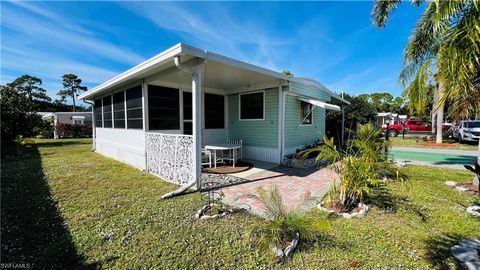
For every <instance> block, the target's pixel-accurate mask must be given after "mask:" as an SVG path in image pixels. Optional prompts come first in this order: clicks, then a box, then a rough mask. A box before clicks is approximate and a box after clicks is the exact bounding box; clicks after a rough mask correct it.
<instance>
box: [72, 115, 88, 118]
mask: <svg viewBox="0 0 480 270" xmlns="http://www.w3.org/2000/svg"><path fill="white" fill-rule="evenodd" d="M72 119H85V116H80V115H74V116H72Z"/></svg>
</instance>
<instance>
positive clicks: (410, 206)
mask: <svg viewBox="0 0 480 270" xmlns="http://www.w3.org/2000/svg"><path fill="white" fill-rule="evenodd" d="M366 203H367V204H369V205H372V206H375V207H377V208H379V209H380V210H382V211H384V212H390V213H396V212H397V211H398V210H399V209H403V210H405V211H407V212H411V213H414V214H416V215H417V216H419V217H420V218H421V220H422V221H423V222H427V221H428V219H429V217H428V209H425V208H423V207H422V206H421V205H419V204H417V203H415V202H413V201H412V200H410V198H408V197H407V196H399V195H396V194H393V193H392V192H391V191H390V189H389V188H388V186H387V185H386V184H380V186H378V187H376V188H375V190H374V191H373V192H372V194H371V195H370V196H369V197H368V200H367V202H366Z"/></svg>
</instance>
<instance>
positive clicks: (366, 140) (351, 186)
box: [302, 124, 406, 210]
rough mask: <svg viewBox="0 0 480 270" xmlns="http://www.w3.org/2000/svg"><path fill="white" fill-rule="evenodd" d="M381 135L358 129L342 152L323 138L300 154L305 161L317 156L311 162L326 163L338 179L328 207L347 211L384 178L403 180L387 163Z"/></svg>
mask: <svg viewBox="0 0 480 270" xmlns="http://www.w3.org/2000/svg"><path fill="white" fill-rule="evenodd" d="M381 133H382V131H381V130H380V129H378V128H374V127H373V125H372V124H365V125H360V126H359V129H358V132H357V135H356V137H355V138H354V139H353V140H350V141H349V142H348V144H347V148H346V149H337V147H336V145H335V143H334V141H333V138H331V139H328V138H327V137H324V138H323V141H324V144H323V145H320V146H318V147H316V148H312V149H309V150H307V151H304V152H303V153H302V158H304V159H305V158H307V157H308V156H310V155H311V154H312V153H313V152H316V153H318V154H317V157H316V159H315V161H317V162H318V161H326V162H328V163H329V164H330V167H331V168H332V169H333V170H334V171H335V172H336V173H337V174H339V176H340V186H339V188H338V190H337V188H336V186H335V185H333V186H332V189H331V191H330V192H329V193H327V198H328V199H329V203H340V204H341V205H342V206H343V208H344V209H346V210H351V209H353V208H355V207H356V205H357V204H358V203H364V201H365V198H366V197H367V196H369V195H370V193H371V192H372V191H373V190H374V189H375V188H376V187H377V186H378V184H379V183H380V182H381V181H382V180H383V179H384V178H397V179H399V180H402V181H403V180H406V177H405V176H404V175H402V174H400V173H399V171H398V170H397V169H396V167H395V166H394V164H393V163H392V162H391V161H390V160H388V154H387V151H386V150H388V148H389V147H390V145H389V142H387V141H385V140H383V139H382V136H381Z"/></svg>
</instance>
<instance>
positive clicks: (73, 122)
mask: <svg viewBox="0 0 480 270" xmlns="http://www.w3.org/2000/svg"><path fill="white" fill-rule="evenodd" d="M83 120H84V119H73V118H72V124H74V125H76V124H75V121H80V125H83V124H84V122H83Z"/></svg>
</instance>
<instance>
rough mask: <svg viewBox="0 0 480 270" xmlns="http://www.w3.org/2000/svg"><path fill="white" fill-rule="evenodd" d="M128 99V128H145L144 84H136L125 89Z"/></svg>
mask: <svg viewBox="0 0 480 270" xmlns="http://www.w3.org/2000/svg"><path fill="white" fill-rule="evenodd" d="M125 96H126V99H127V128H128V129H142V128H143V115H142V114H143V112H142V86H141V85H139V86H135V87H133V88H130V89H128V90H126V91H125Z"/></svg>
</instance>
